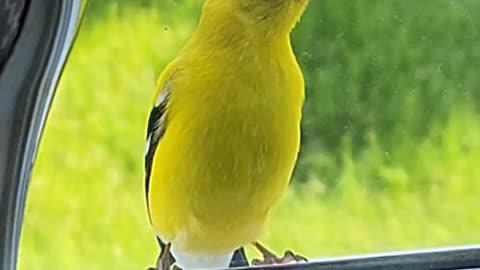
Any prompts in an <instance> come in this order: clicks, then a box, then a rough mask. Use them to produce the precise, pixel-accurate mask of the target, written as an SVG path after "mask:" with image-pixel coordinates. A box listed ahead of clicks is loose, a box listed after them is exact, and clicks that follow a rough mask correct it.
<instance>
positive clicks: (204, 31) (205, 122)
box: [148, 0, 308, 254]
mask: <svg viewBox="0 0 480 270" xmlns="http://www.w3.org/2000/svg"><path fill="white" fill-rule="evenodd" d="M307 2H308V1H306V0H275V1H274V0H268V1H267V0H229V1H225V0H207V1H206V3H205V5H204V9H203V13H202V17H201V20H200V23H199V25H198V27H197V29H196V31H195V32H194V33H193V35H192V37H191V39H190V40H189V41H188V43H187V44H186V46H185V47H184V48H183V49H182V50H181V52H180V53H179V54H178V55H177V57H176V58H175V60H174V61H172V63H171V64H169V65H168V66H167V68H166V69H165V70H164V72H163V73H162V75H161V76H160V79H159V81H158V91H157V96H158V95H160V94H161V92H162V91H163V89H165V87H166V85H167V84H168V85H169V89H170V90H171V95H170V98H169V103H168V106H167V112H166V114H167V118H166V131H165V134H164V136H163V138H162V139H161V140H160V143H159V145H158V148H157V151H156V154H155V156H154V161H153V168H152V176H151V179H150V192H149V196H148V200H149V205H150V215H151V219H152V225H153V227H154V229H155V231H156V232H157V233H158V235H159V236H160V237H161V238H162V240H163V241H166V242H171V243H172V247H174V248H175V249H177V250H182V251H186V252H193V253H200V254H202V253H203V254H215V253H218V254H225V253H226V252H231V251H233V250H234V249H236V248H238V247H240V246H242V245H246V244H249V243H251V242H252V241H255V240H258V238H259V237H260V236H261V233H262V231H263V229H264V227H265V225H266V222H267V219H268V216H269V213H270V211H271V209H272V207H274V206H275V204H276V203H278V202H279V200H280V199H281V197H282V194H283V193H284V192H285V190H286V188H287V186H288V183H289V181H290V178H291V175H292V171H293V168H294V165H295V162H296V159H297V155H298V151H299V147H300V121H301V110H302V106H303V100H304V81H303V76H302V73H301V70H300V68H299V66H298V64H297V61H296V59H295V56H294V54H293V51H292V48H291V44H290V38H289V34H290V31H291V30H292V28H293V26H294V24H295V23H296V21H297V20H298V18H299V17H300V15H301V13H302V12H303V10H304V8H305V6H306V5H307Z"/></svg>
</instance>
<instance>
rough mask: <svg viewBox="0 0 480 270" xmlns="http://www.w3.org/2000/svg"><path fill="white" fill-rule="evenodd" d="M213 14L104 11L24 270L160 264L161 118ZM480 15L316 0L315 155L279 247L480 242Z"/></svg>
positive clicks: (303, 41) (473, 5) (47, 159)
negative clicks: (169, 84) (165, 75)
mask: <svg viewBox="0 0 480 270" xmlns="http://www.w3.org/2000/svg"><path fill="white" fill-rule="evenodd" d="M200 4H201V1H199V0H184V1H181V0H167V1H165V0H164V1H161V0H155V1H153V0H145V1H133V0H124V1H120V0H117V1H113V0H109V1H91V3H90V6H89V7H88V10H87V17H86V20H85V23H84V25H83V27H82V29H81V32H80V34H79V37H78V40H77V42H76V44H75V46H74V49H73V52H72V55H71V58H70V60H69V62H68V65H67V67H66V70H65V73H64V75H63V78H62V81H61V84H60V87H59V89H58V93H57V96H56V98H55V101H54V104H53V108H52V111H51V115H50V118H49V121H48V124H47V128H46V131H45V134H44V137H43V140H42V144H41V149H40V154H39V157H38V162H37V164H36V167H35V172H34V176H33V181H32V184H31V189H30V193H29V198H28V208H27V213H26V220H25V227H24V231H23V238H22V246H21V257H20V269H37V270H38V269H92V270H96V269H98V270H100V269H144V268H145V267H146V266H147V265H151V264H152V263H153V262H154V261H155V258H156V255H157V247H156V242H155V240H154V238H153V233H152V232H151V230H150V227H149V225H148V220H147V216H146V212H145V207H144V191H143V171H142V166H143V165H142V162H143V151H144V137H145V123H146V117H147V115H148V112H149V109H150V108H149V105H150V104H151V99H152V97H153V89H154V83H155V80H156V76H157V75H158V74H159V73H160V72H161V70H162V68H163V67H164V66H165V64H166V63H167V61H169V60H170V59H172V57H174V55H175V53H176V52H177V51H178V49H179V48H180V47H181V46H182V44H183V43H184V42H185V40H186V38H188V36H189V34H190V33H191V31H192V29H193V27H194V26H195V23H196V21H197V18H198V15H199V11H200ZM478 14H480V2H479V1H476V0H457V1H450V0H437V1H430V0H415V1H414V0H394V1H376V0H369V1H351V0H313V1H312V3H311V5H310V8H309V10H308V11H307V13H306V14H305V16H304V17H303V19H302V21H301V22H300V24H299V25H298V27H297V28H296V29H295V32H294V34H293V35H294V38H293V39H294V41H293V42H294V47H295V51H296V54H297V56H298V59H299V61H300V63H301V66H302V68H303V70H304V72H305V77H306V81H307V102H306V105H305V115H304V122H303V147H302V154H301V158H300V161H299V163H298V166H297V169H296V172H295V179H294V183H293V187H292V189H291V190H290V192H289V193H288V194H287V196H286V197H285V200H284V201H283V203H282V204H281V205H280V207H279V208H278V209H276V211H275V212H274V215H273V217H272V220H271V222H270V225H269V230H268V232H267V234H266V235H265V237H264V242H265V243H266V244H268V245H270V246H271V247H273V249H274V250H275V251H278V252H280V251H282V250H283V249H286V248H293V249H294V250H296V251H297V252H300V253H302V254H304V255H307V256H309V257H327V256H336V255H348V254H363V253H367V252H380V251H391V250H404V249H412V248H429V247H438V246H446V245H460V244H473V243H478V242H480V234H479V233H478V228H479V227H480V216H479V215H477V214H476V210H475V209H476V207H477V206H476V205H477V203H478V202H479V200H478V199H477V198H478V194H480V181H479V180H480V167H478V166H477V165H478V164H480V116H479V106H480V76H478V74H477V72H478V70H479V65H480V46H479V45H478V44H480V31H479V29H480V20H478V19H476V16H477V15H478ZM477 162H478V163H477ZM249 252H250V254H251V255H256V254H255V253H253V252H252V251H251V250H250V251H249Z"/></svg>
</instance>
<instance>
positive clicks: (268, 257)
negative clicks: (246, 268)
mask: <svg viewBox="0 0 480 270" xmlns="http://www.w3.org/2000/svg"><path fill="white" fill-rule="evenodd" d="M253 246H255V248H256V249H257V250H258V251H260V253H262V256H263V260H259V259H254V260H253V261H252V265H271V264H286V263H292V262H294V263H299V262H307V258H305V257H303V256H301V255H298V254H294V253H293V252H292V251H290V250H287V251H285V253H284V255H283V257H281V258H280V257H278V256H277V255H275V254H273V253H272V252H271V251H270V250H268V249H267V248H266V247H265V246H263V245H262V244H260V243H259V242H254V243H253Z"/></svg>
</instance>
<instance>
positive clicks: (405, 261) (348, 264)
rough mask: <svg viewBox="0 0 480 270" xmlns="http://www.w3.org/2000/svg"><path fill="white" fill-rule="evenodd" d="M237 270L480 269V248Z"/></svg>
mask: <svg viewBox="0 0 480 270" xmlns="http://www.w3.org/2000/svg"><path fill="white" fill-rule="evenodd" d="M236 269H237V270H238V269H241V270H247V269H258V270H272V269H276V270H453V269H456V270H461V269H480V246H463V247H452V248H443V249H431V250H414V251H410V252H393V253H378V254H373V255H368V256H355V257H339V258H331V259H325V260H314V261H312V262H309V263H300V264H290V265H281V266H255V267H244V268H236Z"/></svg>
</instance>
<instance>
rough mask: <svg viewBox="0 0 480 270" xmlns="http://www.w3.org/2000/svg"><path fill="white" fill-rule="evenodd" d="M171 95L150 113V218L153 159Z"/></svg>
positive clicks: (147, 163)
mask: <svg viewBox="0 0 480 270" xmlns="http://www.w3.org/2000/svg"><path fill="white" fill-rule="evenodd" d="M166 91H168V89H167V90H166ZM168 99H169V94H168V93H166V94H165V96H164V98H163V99H161V100H160V102H159V103H158V104H157V105H156V106H155V107H153V109H152V110H151V111H150V116H149V118H148V126H147V150H146V153H145V196H146V201H147V210H148V215H149V217H150V209H149V202H148V192H149V188H150V177H151V174H152V164H153V157H154V156H155V152H156V150H157V147H158V143H159V142H160V140H161V139H162V137H163V134H165V130H166V125H165V119H166V110H167V104H168Z"/></svg>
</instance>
